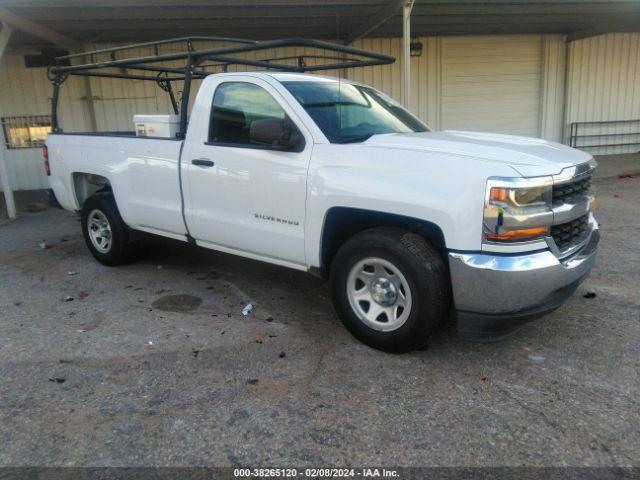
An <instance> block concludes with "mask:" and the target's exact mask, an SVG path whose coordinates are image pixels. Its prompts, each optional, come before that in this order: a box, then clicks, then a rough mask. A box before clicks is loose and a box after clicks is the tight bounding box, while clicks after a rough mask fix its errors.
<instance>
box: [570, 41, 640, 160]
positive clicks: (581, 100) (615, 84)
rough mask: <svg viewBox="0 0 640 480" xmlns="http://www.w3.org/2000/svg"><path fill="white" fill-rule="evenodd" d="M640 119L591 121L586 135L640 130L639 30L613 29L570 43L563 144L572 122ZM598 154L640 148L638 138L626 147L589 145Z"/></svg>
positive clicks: (592, 141) (631, 137)
mask: <svg viewBox="0 0 640 480" xmlns="http://www.w3.org/2000/svg"><path fill="white" fill-rule="evenodd" d="M607 120H608V121H613V120H639V121H638V122H634V123H628V124H624V125H621V124H612V125H608V126H607V125H605V126H590V127H586V128H584V130H583V131H584V133H585V134H594V135H595V134H616V135H618V134H625V133H629V132H640V33H615V34H609V35H601V36H598V37H592V38H587V39H584V40H580V41H577V42H573V43H571V44H570V50H569V63H568V90H567V104H566V117H565V121H564V126H565V135H564V140H565V143H568V142H569V128H570V124H571V123H572V122H588V121H607ZM587 141H588V142H589V144H601V142H602V143H604V142H606V143H626V142H640V133H638V134H636V135H621V136H616V137H609V138H607V139H601V138H600V139H599V138H596V137H593V138H589V139H584V140H582V142H581V143H579V144H578V145H586V144H587V143H586V142H587ZM588 150H589V151H591V152H594V153H600V154H604V153H630V152H638V151H640V143H638V144H636V145H631V146H624V147H609V148H590V149H588Z"/></svg>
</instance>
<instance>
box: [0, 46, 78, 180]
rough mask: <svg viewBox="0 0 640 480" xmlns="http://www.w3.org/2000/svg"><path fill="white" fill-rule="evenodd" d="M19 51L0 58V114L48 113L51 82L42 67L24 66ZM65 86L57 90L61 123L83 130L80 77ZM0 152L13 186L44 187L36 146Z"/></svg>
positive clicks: (40, 155) (7, 115)
mask: <svg viewBox="0 0 640 480" xmlns="http://www.w3.org/2000/svg"><path fill="white" fill-rule="evenodd" d="M23 54H24V52H15V51H13V52H11V51H9V52H5V54H4V56H3V58H2V60H1V61H0V85H1V86H2V88H0V117H10V116H27V115H29V116H31V115H49V114H50V113H51V84H50V83H49V81H48V80H47V77H46V69H45V68H26V67H25V65H24V58H23ZM69 87H70V88H65V89H63V90H64V91H61V98H60V112H59V115H60V119H61V123H62V126H63V127H64V128H67V129H71V130H83V129H85V128H87V123H86V99H84V98H83V95H84V91H83V89H82V80H80V79H78V78H75V79H72V80H71V82H70V84H69ZM0 147H1V146H0ZM4 154H5V156H6V160H7V169H8V173H9V182H10V185H12V186H14V188H16V189H17V190H29V189H40V188H48V185H49V184H48V180H47V177H46V175H45V174H44V170H43V163H42V162H43V161H42V152H41V150H40V149H39V148H36V149H33V148H24V149H10V150H5V152H4Z"/></svg>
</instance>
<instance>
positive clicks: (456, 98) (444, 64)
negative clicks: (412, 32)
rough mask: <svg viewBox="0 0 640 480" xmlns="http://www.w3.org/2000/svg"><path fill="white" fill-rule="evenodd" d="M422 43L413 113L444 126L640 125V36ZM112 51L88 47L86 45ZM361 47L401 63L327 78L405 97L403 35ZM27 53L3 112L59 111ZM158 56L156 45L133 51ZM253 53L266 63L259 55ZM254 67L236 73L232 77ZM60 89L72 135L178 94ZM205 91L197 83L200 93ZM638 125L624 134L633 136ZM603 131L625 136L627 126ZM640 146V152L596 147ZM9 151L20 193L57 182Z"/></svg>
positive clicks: (557, 135)
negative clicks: (607, 122) (29, 65)
mask: <svg viewBox="0 0 640 480" xmlns="http://www.w3.org/2000/svg"><path fill="white" fill-rule="evenodd" d="M414 41H419V42H421V43H422V44H423V50H422V55H420V56H416V57H411V85H412V87H411V95H410V98H409V108H410V110H411V111H413V112H414V113H415V114H417V115H418V116H419V117H420V118H422V119H423V120H424V121H426V122H427V123H428V124H429V125H430V126H431V127H432V128H434V129H471V130H485V131H493V132H499V133H515V134H523V135H529V136H539V137H543V138H546V139H549V140H554V141H564V142H565V143H567V142H568V132H569V124H570V123H571V122H575V121H588V120H623V119H640V33H624V34H608V35H602V36H599V37H594V38H590V39H585V40H579V41H577V42H574V43H572V44H570V47H569V49H568V50H569V57H568V62H567V61H566V60H567V48H566V45H565V42H564V38H563V37H562V36H560V35H506V36H505V35H502V36H498V35H496V36H461V37H421V38H417V39H415V40H414ZM218 45H220V44H211V45H210V46H212V47H213V46H218ZM105 46H106V45H87V46H86V49H87V50H93V49H95V48H102V47H105ZM354 46H356V47H359V48H363V49H367V50H375V51H378V52H382V53H387V54H391V55H394V56H395V57H396V58H397V59H398V61H396V62H395V63H394V64H391V65H382V66H377V67H369V68H359V69H347V70H343V71H341V72H331V71H330V72H324V73H325V74H329V75H343V76H344V77H345V78H350V79H353V80H356V81H359V82H363V83H366V84H370V85H372V86H374V87H376V88H378V89H380V90H382V91H384V92H385V93H387V94H388V95H390V96H392V97H393V98H396V99H398V100H400V99H401V98H402V97H403V92H402V90H403V82H402V60H401V58H402V50H401V49H402V39H400V38H374V39H362V40H358V41H357V42H356V43H355V44H354ZM172 48H173V50H175V49H176V48H177V47H172ZM168 51H171V47H162V48H161V52H160V53H164V52H168ZM24 53H25V52H16V51H9V52H7V53H5V55H4V58H3V59H2V61H1V62H0V82H1V83H0V85H3V88H2V89H0V115H1V116H9V115H43V114H48V113H49V110H50V101H51V85H50V84H49V82H48V81H47V79H46V72H45V69H43V68H29V69H27V68H25V67H24V61H23V57H22V55H23V54H24ZM152 53H153V52H152V50H151V49H140V50H138V51H136V52H133V54H135V55H150V54H152ZM268 53H269V52H267V54H268ZM271 53H272V54H273V56H275V52H271ZM301 53H319V52H314V51H313V50H303V49H299V48H289V49H286V50H285V51H284V52H283V51H282V50H280V51H279V52H278V55H299V54H301ZM246 55H247V57H249V58H256V56H257V55H258V54H257V53H256V52H250V53H248V54H246ZM312 63H313V62H312ZM173 64H174V65H176V66H177V65H179V63H175V62H174V63H173ZM247 69H250V68H247V67H242V66H232V67H230V71H240V70H247ZM566 72H568V74H567V75H565V73H566ZM178 86H179V85H178ZM179 87H180V86H179ZM60 92H61V99H60V103H59V118H60V121H61V126H62V128H63V129H64V130H66V131H74V130H76V131H86V130H92V129H97V130H105V131H106V130H111V131H115V130H131V129H132V128H133V126H132V117H133V115H134V114H135V113H169V112H170V111H171V107H170V103H169V99H168V96H167V95H166V93H164V92H163V91H161V90H160V89H159V88H158V87H157V86H156V84H155V83H154V82H145V81H141V80H126V81H123V80H116V79H104V78H91V79H88V78H84V79H81V78H78V77H70V79H69V80H67V82H65V84H64V85H63V87H62V88H61V90H60ZM196 92H197V82H195V85H194V88H192V95H193V96H195V94H196ZM178 96H179V94H178ZM635 127H636V126H635V125H628V126H626V127H624V128H627V129H628V130H626V131H631V130H629V129H631V128H635ZM638 129H640V125H638ZM638 129H636V131H638ZM598 131H610V132H615V133H622V132H625V130H623V127H615V128H608V129H604V128H601V129H599V130H598ZM621 138H623V139H625V140H626V139H627V138H632V137H621ZM638 141H640V140H638ZM638 149H640V146H636V147H625V148H598V149H595V150H593V151H594V153H619V152H628V151H637V150H638ZM6 154H7V160H8V167H9V173H10V182H11V185H13V186H14V188H16V189H32V188H44V187H46V186H47V179H46V176H45V175H44V174H43V171H42V158H41V152H40V150H39V149H24V150H9V151H7V152H6Z"/></svg>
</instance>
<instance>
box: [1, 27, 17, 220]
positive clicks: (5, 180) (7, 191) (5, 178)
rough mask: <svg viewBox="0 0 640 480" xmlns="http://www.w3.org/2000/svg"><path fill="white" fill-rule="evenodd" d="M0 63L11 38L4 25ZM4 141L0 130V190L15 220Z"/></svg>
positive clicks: (9, 212)
mask: <svg viewBox="0 0 640 480" xmlns="http://www.w3.org/2000/svg"><path fill="white" fill-rule="evenodd" d="M0 27H1V28H2V29H1V30H0V61H2V56H3V55H4V51H5V49H6V47H7V44H8V43H9V37H10V36H11V27H10V26H9V25H7V24H6V23H0ZM6 153H7V152H6V139H5V138H4V129H2V128H0V181H2V190H3V191H4V200H5V203H6V204H7V213H8V214H9V218H16V202H15V200H14V198H13V190H12V189H11V185H10V184H9V173H8V170H7V154H6Z"/></svg>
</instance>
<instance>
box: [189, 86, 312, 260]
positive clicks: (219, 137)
mask: <svg viewBox="0 0 640 480" xmlns="http://www.w3.org/2000/svg"><path fill="white" fill-rule="evenodd" d="M207 86H208V87H209V88H210V89H211V90H212V91H211V92H209V94H208V95H207V92H205V91H202V92H200V95H199V100H198V101H197V102H196V106H195V108H194V113H193V114H192V124H191V125H190V126H189V134H188V136H187V142H186V143H185V151H184V152H183V155H182V160H181V169H182V174H183V188H184V191H185V217H186V220H187V225H188V228H189V233H190V234H191V236H192V237H193V238H195V239H196V241H197V242H198V243H199V244H201V245H203V246H209V247H211V248H215V249H218V250H222V251H229V252H232V253H241V254H244V255H246V256H254V257H256V258H261V259H263V260H270V261H272V262H275V263H280V264H285V265H289V266H294V267H295V266H298V267H303V266H304V265H305V253H304V223H305V201H306V182H307V168H308V165H309V159H310V157H311V148H312V141H311V136H310V135H309V133H308V132H306V131H305V129H304V127H303V125H302V124H301V122H300V121H299V119H298V118H297V117H296V115H295V112H294V111H293V110H292V109H291V107H290V106H289V105H288V104H287V103H286V101H284V99H283V98H282V97H281V96H280V94H279V92H278V91H277V90H276V89H275V88H274V87H273V86H271V85H270V84H269V83H267V82H265V81H262V80H261V79H257V78H254V77H240V76H234V77H227V78H226V79H220V80H218V81H217V82H214V83H210V84H209V85H207ZM204 87H205V85H203V88H204ZM203 99H206V101H207V103H208V105H203V104H202V102H203V101H205V100H203ZM196 118H197V120H195V119H196ZM258 120H278V121H286V122H288V123H287V125H290V126H291V127H292V128H293V129H295V130H296V132H297V134H299V135H300V138H301V142H300V144H299V145H300V146H299V148H296V149H295V150H296V151H294V150H293V149H291V150H287V151H285V150H283V149H282V148H278V147H275V146H272V145H266V144H263V143H257V142H255V141H252V140H251V138H250V132H251V126H252V124H253V122H256V121H258ZM194 122H197V124H196V123H194ZM264 124H265V122H262V125H264ZM192 127H193V130H192Z"/></svg>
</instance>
